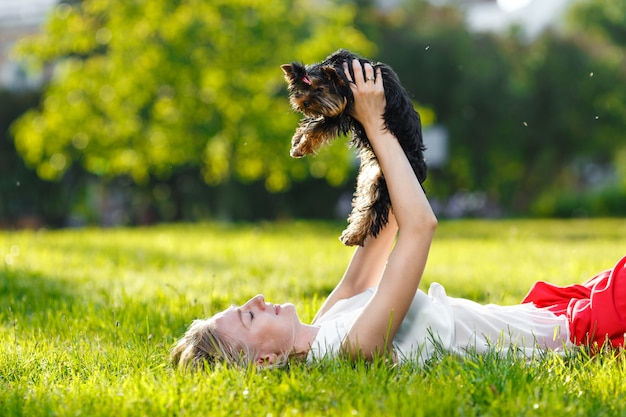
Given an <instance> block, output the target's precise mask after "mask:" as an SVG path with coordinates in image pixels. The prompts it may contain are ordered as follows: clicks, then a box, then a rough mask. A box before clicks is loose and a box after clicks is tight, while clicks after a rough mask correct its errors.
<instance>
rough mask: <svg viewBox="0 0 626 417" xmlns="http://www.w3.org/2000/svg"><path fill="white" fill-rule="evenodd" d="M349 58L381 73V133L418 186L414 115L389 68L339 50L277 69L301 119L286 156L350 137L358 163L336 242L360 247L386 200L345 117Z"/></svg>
mask: <svg viewBox="0 0 626 417" xmlns="http://www.w3.org/2000/svg"><path fill="white" fill-rule="evenodd" d="M353 59H359V61H360V62H361V65H363V64H364V63H366V62H369V63H370V64H371V65H372V67H374V69H376V68H378V67H380V68H381V73H382V77H383V85H384V88H385V99H386V108H385V114H384V119H385V125H386V128H387V129H388V130H389V131H390V132H391V133H393V134H394V135H395V137H396V138H397V139H398V141H399V142H400V145H401V146H402V149H403V150H404V152H405V153H406V155H407V157H408V159H409V162H410V163H411V166H412V167H413V171H414V172H415V175H416V176H417V178H418V180H419V182H420V183H423V182H424V180H425V179H426V171H427V168H426V162H425V160H424V150H425V147H424V144H423V141H422V125H421V121H420V116H419V114H418V113H417V111H415V109H414V108H413V104H412V103H411V99H410V98H409V95H408V93H407V92H406V90H405V89H404V88H403V87H402V85H400V80H399V79H398V76H397V75H396V73H395V72H394V71H393V70H392V69H391V67H389V66H388V65H386V64H383V63H375V62H371V61H368V60H366V59H364V58H362V57H360V56H358V55H356V54H353V53H352V52H349V51H347V50H345V49H340V50H338V51H337V52H335V53H333V54H332V55H330V56H328V58H326V59H325V60H324V61H323V62H320V63H318V64H313V65H306V66H305V65H303V64H300V63H296V62H292V63H291V64H285V65H282V66H281V69H282V70H283V73H284V75H285V80H286V81H287V83H288V84H289V86H288V88H289V100H290V102H291V105H292V107H293V109H294V110H295V111H298V112H301V113H303V114H304V117H303V118H302V120H300V125H299V126H298V128H297V129H296V132H295V134H294V135H293V138H292V140H291V151H290V154H291V156H292V157H294V158H300V157H303V156H305V155H307V154H311V153H315V152H316V151H317V150H318V149H319V148H320V147H321V146H322V145H324V144H326V143H328V142H330V141H331V140H333V139H334V138H336V137H338V136H340V135H347V134H348V133H349V132H350V133H351V134H352V139H351V141H350V143H351V145H353V146H355V147H356V148H357V149H358V154H359V158H360V160H361V164H360V168H359V172H358V176H357V186H356V192H355V194H354V198H353V199H352V212H351V213H350V216H349V217H348V227H347V228H346V230H344V232H343V233H342V235H341V237H340V239H341V241H342V242H343V243H344V244H345V245H346V246H355V245H360V246H363V243H364V241H365V238H366V237H367V236H368V235H372V236H374V237H375V236H377V235H378V233H379V232H380V231H381V229H382V228H383V227H384V226H385V225H386V224H387V222H388V221H389V210H390V208H391V199H390V197H389V191H388V189H387V183H386V182H385V178H384V177H383V173H382V171H381V169H380V167H379V165H378V161H377V159H376V155H375V154H374V151H373V150H372V147H371V145H370V142H369V139H368V138H367V135H366V134H365V130H364V129H363V126H362V125H361V124H360V123H359V122H358V121H357V120H355V119H354V118H352V117H351V116H350V113H351V109H352V106H353V103H354V96H353V95H352V91H351V90H350V84H349V82H350V81H348V79H347V77H346V75H345V73H344V69H343V63H344V62H348V68H349V71H350V74H351V75H352V79H354V73H353V69H352V60H353Z"/></svg>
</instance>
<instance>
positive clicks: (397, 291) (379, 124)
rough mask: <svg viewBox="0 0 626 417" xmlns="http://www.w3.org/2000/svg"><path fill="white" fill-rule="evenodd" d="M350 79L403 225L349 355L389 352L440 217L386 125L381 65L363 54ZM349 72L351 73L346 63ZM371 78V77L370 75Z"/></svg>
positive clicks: (352, 334) (352, 335)
mask: <svg viewBox="0 0 626 417" xmlns="http://www.w3.org/2000/svg"><path fill="white" fill-rule="evenodd" d="M350 64H351V65H353V69H354V74H355V75H354V80H353V84H351V87H352V92H353V94H354V97H355V107H354V110H353V117H354V118H356V119H357V120H358V121H359V122H360V123H361V124H362V125H363V127H364V128H365V131H366V132H367V136H368V138H369V140H370V143H371V144H372V147H373V149H374V153H375V154H376V157H377V159H378V163H379V164H380V166H381V169H382V171H383V174H384V175H385V180H386V181H387V187H388V189H389V194H390V197H391V204H392V207H393V213H394V216H395V219H396V221H397V225H398V229H399V231H398V237H397V241H396V245H395V246H394V248H393V250H392V251H391V253H390V254H389V257H388V260H387V264H386V266H385V267H384V271H383V272H382V276H381V277H380V281H379V282H378V287H377V289H376V291H375V293H374V296H373V297H372V299H371V300H370V302H369V303H368V304H367V305H366V306H365V308H364V310H363V312H362V313H361V315H360V316H359V317H358V318H357V320H356V321H355V323H354V324H353V326H352V328H351V329H350V331H349V332H348V335H347V337H346V339H345V340H344V344H343V348H344V350H345V351H346V352H347V353H348V354H349V355H350V356H353V357H354V356H360V355H363V356H364V357H365V358H368V359H370V358H373V357H374V356H375V355H377V354H380V355H383V354H389V353H391V351H392V341H393V339H394V337H395V335H396V332H397V330H398V328H399V327H400V324H401V323H402V320H403V319H404V317H405V315H406V313H407V311H408V309H409V307H410V305H411V302H412V301H413V298H414V296H415V293H416V291H417V289H418V287H419V283H420V280H421V278H422V274H423V272H424V269H425V267H426V260H427V259H428V252H429V250H430V244H431V242H432V239H433V236H434V233H435V229H436V227H437V218H436V217H435V215H434V213H433V211H432V209H431V207H430V204H429V203H428V200H427V199H426V196H425V194H424V191H423V189H422V187H421V185H420V183H419V181H418V179H417V177H416V176H415V174H414V172H413V169H412V168H411V165H410V163H409V161H408V159H407V157H406V155H405V154H404V151H403V150H402V148H401V146H400V144H399V143H398V141H397V139H396V138H395V136H393V134H392V133H391V132H389V131H388V130H387V129H386V127H385V122H384V118H383V114H384V110H385V95H384V86H383V79H382V76H381V73H380V70H377V72H376V77H375V81H373V82H372V81H371V80H369V79H371V78H372V77H374V69H373V68H372V67H371V66H370V65H369V64H365V68H364V70H365V76H364V75H363V68H362V67H361V64H360V63H359V61H358V60H355V61H353V62H352V63H350ZM346 75H347V76H348V78H350V74H349V72H348V70H347V67H346ZM366 78H367V79H368V80H366Z"/></svg>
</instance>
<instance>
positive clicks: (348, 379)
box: [0, 219, 626, 417]
mask: <svg viewBox="0 0 626 417" xmlns="http://www.w3.org/2000/svg"><path fill="white" fill-rule="evenodd" d="M341 229H342V225H341V224H332V223H279V224H274V223H268V224H254V225H236V226H233V225H220V224H199V225H175V226H159V227H153V228H145V229H104V230H102V229H87V230H62V231H38V232H29V231H20V232H11V231H4V232H0V324H1V327H0V343H1V345H0V346H1V349H0V415H1V416H21V415H23V416H77V415H82V416H116V417H122V416H196V415H202V416H235V415H250V416H263V417H265V416H273V417H277V416H296V415H298V416H300V415H310V416H318V415H341V416H354V415H360V416H378V415H389V416H422V415H423V416H439V415H440V416H454V415H458V416H479V415H480V416H483V415H486V416H560V415H564V416H568V417H570V416H596V415H597V416H626V361H624V359H623V358H620V357H616V356H615V355H614V354H610V353H607V354H602V355H599V356H597V357H594V358H589V357H587V356H585V355H584V354H578V355H572V356H571V357H566V358H561V357H553V356H547V357H545V358H542V359H537V360H536V361H532V362H530V363H527V362H526V361H522V360H519V359H515V358H506V359H498V358H496V357H492V356H490V355H486V356H483V357H471V358H466V359H462V360H461V359H457V358H454V357H451V356H445V355H444V356H443V357H442V358H440V359H439V360H435V361H432V362H431V363H428V364H427V365H426V366H425V367H424V368H417V367H414V366H411V365H406V366H400V367H396V368H389V367H386V366H383V365H372V366H367V365H364V364H357V365H350V364H347V363H343V362H329V363H320V364H316V365H313V366H308V367H307V366H304V365H294V366H292V367H291V368H290V369H289V370H280V371H262V372H261V371H254V370H247V371H246V370H244V371H240V370H233V369H220V370H217V371H214V372H209V373H201V374H195V375H189V374H182V373H179V372H175V371H173V370H172V369H171V368H170V366H169V364H168V354H169V349H170V347H171V345H172V344H173V343H174V341H175V339H176V338H177V337H179V336H180V335H181V334H182V333H183V332H184V330H185V328H186V326H187V325H188V323H189V322H190V321H191V320H192V319H193V318H197V317H205V316H208V315H211V314H213V313H214V312H216V311H218V310H221V309H223V308H225V307H227V306H228V305H229V304H231V303H241V302H243V301H245V300H247V299H248V298H249V297H251V296H253V295H255V294H257V293H263V294H265V295H266V297H267V298H268V300H270V301H274V302H284V301H292V302H294V303H295V304H296V306H297V307H298V309H299V311H300V316H301V318H302V319H303V320H310V319H311V318H312V317H313V315H314V314H315V311H316V310H317V308H318V307H319V306H320V305H321V303H322V301H323V299H324V297H325V296H326V295H327V293H328V292H329V291H330V290H331V289H332V287H333V286H334V284H335V283H336V282H337V280H338V279H339V278H340V277H341V274H342V272H343V270H344V268H345V266H346V264H347V262H348V260H349V258H350V256H351V254H352V249H351V248H345V247H343V246H342V245H341V244H340V242H339V241H338V239H337V236H338V235H339V233H340V232H341ZM625 237H626V221H625V220H619V219H613V220H576V221H526V220H521V221H493V222H491V221H458V222H442V223H441V224H440V227H439V230H438V232H437V235H436V238H435V239H436V240H435V243H434V245H433V249H432V255H431V257H430V260H429V265H428V268H427V271H426V275H425V277H424V280H423V284H422V288H424V289H426V288H427V286H428V284H429V283H430V282H433V281H438V282H441V283H442V284H444V285H445V287H446V289H447V291H448V293H449V294H450V295H452V296H462V297H469V298H472V299H475V300H477V301H480V302H496V303H515V302H518V301H519V300H520V299H521V297H522V296H523V295H524V294H525V292H526V290H527V289H528V288H529V286H530V285H531V283H532V282H534V281H535V280H538V279H543V280H550V281H553V282H556V283H561V284H565V283H571V282H576V281H582V280H584V279H586V278H588V277H589V276H590V275H592V274H594V273H596V272H598V271H600V270H602V269H606V268H609V267H611V266H612V264H613V263H615V262H616V261H617V259H618V258H619V257H621V256H622V255H623V254H624V253H626V250H625V249H626V246H625V245H624V239H625Z"/></svg>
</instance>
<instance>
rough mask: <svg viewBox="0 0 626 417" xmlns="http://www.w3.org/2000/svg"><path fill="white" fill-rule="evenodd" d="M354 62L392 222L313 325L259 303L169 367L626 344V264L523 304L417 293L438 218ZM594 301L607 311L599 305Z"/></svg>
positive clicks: (372, 83)
mask: <svg viewBox="0 0 626 417" xmlns="http://www.w3.org/2000/svg"><path fill="white" fill-rule="evenodd" d="M348 65H353V70H354V74H355V76H354V80H351V88H352V92H353V93H354V97H355V106H354V110H353V114H352V115H353V117H354V118H355V119H357V120H358V121H359V122H360V123H361V124H362V125H363V127H364V128H365V130H366V132H367V135H368V137H369V139H370V142H371V145H372V147H373V149H374V152H375V153H376V156H377V158H378V161H379V165H380V167H381V169H382V171H383V174H384V176H385V179H386V181H387V185H388V188H389V193H390V196H391V201H392V207H393V213H392V214H391V215H390V219H389V223H388V225H387V226H386V227H385V228H384V229H383V230H382V231H381V232H380V234H379V235H378V236H377V237H376V238H371V237H370V238H368V239H367V240H366V241H365V244H364V245H363V246H362V247H357V249H356V250H355V252H354V255H353V257H352V259H351V261H350V263H349V265H348V267H347V269H346V271H345V274H344V276H343V277H342V279H341V280H340V282H339V284H338V285H337V286H336V288H335V289H334V290H333V291H332V293H331V294H330V295H329V297H328V298H327V300H326V301H325V302H324V304H323V305H322V307H321V309H320V310H319V312H318V313H317V315H316V317H315V319H314V320H313V322H312V323H311V324H306V323H302V322H301V321H300V320H299V318H298V315H297V313H296V310H295V307H294V305H293V304H289V303H287V304H280V305H278V304H270V303H268V302H266V300H265V299H264V297H263V296H262V295H257V296H255V297H253V298H252V299H251V300H249V301H248V302H246V303H245V304H243V305H242V306H238V307H231V308H229V309H227V310H225V311H223V312H220V313H218V314H216V315H214V316H213V317H210V318H208V319H206V320H195V321H194V322H193V323H192V324H191V326H190V327H189V329H188V330H187V332H186V333H185V335H184V336H183V337H182V338H181V339H180V340H179V341H178V343H177V344H176V346H175V347H174V349H173V351H172V361H173V363H174V364H175V365H176V366H179V367H183V368H202V367H204V366H205V365H209V366H210V365H212V364H215V363H225V364H232V365H239V366H248V365H249V364H258V365H259V366H265V367H267V366H277V365H280V364H283V363H285V361H286V360H288V359H289V358H294V357H298V358H302V359H304V360H309V361H313V360H317V359H321V358H332V357H336V356H338V355H341V356H342V357H346V358H363V359H366V360H371V359H373V358H376V357H381V358H384V359H388V360H393V361H400V362H402V361H417V362H422V361H424V360H425V359H428V358H430V357H431V356H432V355H433V353H434V352H435V350H436V349H437V348H441V349H443V350H445V351H449V352H454V353H459V354H464V353H466V352H468V351H471V352H479V353H480V352H484V351H486V350H487V349H493V348H495V349H504V350H511V349H513V350H515V351H516V352H519V353H520V354H523V355H532V354H533V353H534V352H537V351H546V350H551V351H562V350H564V349H567V348H568V347H573V346H575V345H578V344H593V343H596V344H602V343H603V342H604V341H605V340H608V341H609V342H610V343H611V344H612V345H613V346H623V344H624V332H626V272H625V271H626V270H625V269H624V262H625V261H626V258H624V259H622V260H621V261H620V263H618V265H616V267H615V268H614V269H613V270H610V271H607V272H605V273H602V274H600V275H598V276H597V277H595V278H594V279H592V280H590V281H589V282H588V283H586V284H584V285H574V286H571V287H567V288H561V287H556V286H551V285H550V284H546V283H537V284H536V285H535V286H534V287H533V289H532V290H531V291H530V293H529V294H528V296H527V297H526V298H525V299H524V302H523V303H522V304H518V305H513V306H496V305H486V306H485V305H480V304H477V303H475V302H473V301H470V300H465V299H459V298H453V297H448V296H447V294H446V292H445V290H444V288H443V287H442V286H441V285H439V284H432V285H431V287H430V289H429V291H428V293H424V292H422V291H421V290H418V287H419V284H420V280H421V278H422V274H423V272H424V268H425V266H426V261H427V258H428V252H429V249H430V246H431V242H432V240H433V236H434V234H435V230H436V227H437V219H436V217H435V215H434V214H433V211H432V209H431V207H430V205H429V203H428V200H427V199H426V196H425V195H424V192H423V190H422V187H421V186H420V184H419V182H418V180H417V179H416V177H415V175H414V173H413V170H412V168H411V166H410V164H409V162H408V160H407V159H406V156H405V155H404V152H403V151H402V149H401V147H400V145H399V144H398V142H397V140H396V139H395V137H394V136H393V135H392V134H391V133H390V132H389V131H388V130H387V129H386V128H385V124H384V119H383V112H384V109H385V95H384V86H383V80H382V77H381V75H380V72H379V71H378V72H375V71H374V69H373V68H372V67H371V66H370V65H369V64H365V65H364V67H361V64H360V63H359V61H357V60H355V61H353V62H351V63H345V64H344V69H345V73H346V76H347V77H348V79H349V80H350V79H351V78H350V72H349V71H348ZM597 290H602V291H597ZM600 293H602V294H600ZM598 294H600V295H603V296H604V297H605V300H604V301H605V302H595V305H594V303H593V302H592V300H593V297H594V296H598ZM600 305H604V308H603V309H602V310H601V308H602V307H600ZM572 306H573V307H572ZM609 306H612V307H609ZM609 310H610V311H609ZM607 312H608V313H607Z"/></svg>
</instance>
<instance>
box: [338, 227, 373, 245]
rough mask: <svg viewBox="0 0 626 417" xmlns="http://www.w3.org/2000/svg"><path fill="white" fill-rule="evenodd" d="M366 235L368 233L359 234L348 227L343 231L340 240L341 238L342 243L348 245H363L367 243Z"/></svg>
mask: <svg viewBox="0 0 626 417" xmlns="http://www.w3.org/2000/svg"><path fill="white" fill-rule="evenodd" d="M366 237H367V234H363V233H358V234H357V233H354V232H352V231H351V230H349V228H348V229H346V230H344V231H343V233H342V234H341V236H340V237H339V240H341V243H343V244H344V245H346V246H363V244H364V243H365V238H366Z"/></svg>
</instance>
